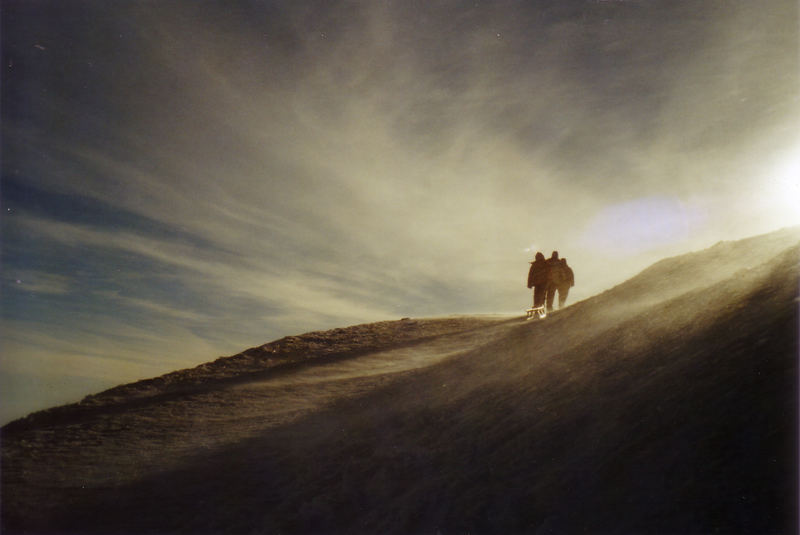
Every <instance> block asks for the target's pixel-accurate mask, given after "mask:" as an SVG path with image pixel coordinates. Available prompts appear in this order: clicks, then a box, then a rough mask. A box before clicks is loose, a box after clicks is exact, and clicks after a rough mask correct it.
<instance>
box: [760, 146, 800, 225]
mask: <svg viewBox="0 0 800 535" xmlns="http://www.w3.org/2000/svg"><path fill="white" fill-rule="evenodd" d="M763 191H764V202H765V204H766V206H765V207H764V208H765V209H767V210H769V212H770V214H771V220H772V221H773V222H774V223H775V224H776V225H780V226H791V225H797V224H800V144H798V146H797V147H796V148H795V150H792V151H790V152H788V153H787V154H785V155H784V156H782V157H780V158H779V159H778V160H777V161H776V163H775V165H774V166H772V168H771V169H770V172H769V174H768V175H767V176H766V178H765V181H764V190H763Z"/></svg>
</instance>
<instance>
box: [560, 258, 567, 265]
mask: <svg viewBox="0 0 800 535" xmlns="http://www.w3.org/2000/svg"><path fill="white" fill-rule="evenodd" d="M561 263H562V264H564V265H565V266H566V265H567V259H566V258H562V259H561Z"/></svg>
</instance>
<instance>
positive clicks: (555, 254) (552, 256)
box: [550, 251, 558, 260]
mask: <svg viewBox="0 0 800 535" xmlns="http://www.w3.org/2000/svg"><path fill="white" fill-rule="evenodd" d="M550 258H555V259H556V260H558V251H553V254H552V255H551V256H550Z"/></svg>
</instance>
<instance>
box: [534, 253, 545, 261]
mask: <svg viewBox="0 0 800 535" xmlns="http://www.w3.org/2000/svg"><path fill="white" fill-rule="evenodd" d="M535 259H536V260H544V255H543V254H542V253H541V252H539V253H536V258H535Z"/></svg>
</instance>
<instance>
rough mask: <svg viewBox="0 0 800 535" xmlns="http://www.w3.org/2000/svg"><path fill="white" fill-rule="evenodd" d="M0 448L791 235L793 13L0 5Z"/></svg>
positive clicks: (386, 1)
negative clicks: (252, 355)
mask: <svg viewBox="0 0 800 535" xmlns="http://www.w3.org/2000/svg"><path fill="white" fill-rule="evenodd" d="M0 16H1V17H2V79H0V82H1V83H2V97H1V98H2V110H1V111H2V181H0V203H2V207H1V210H2V214H0V240H1V241H0V245H1V246H2V257H0V258H1V261H2V264H1V265H2V277H1V284H2V286H0V291H1V292H2V293H1V294H0V296H1V298H2V301H1V303H2V304H1V305H0V307H1V308H0V313H1V314H2V331H1V332H0V334H2V338H1V341H0V344H2V346H0V349H1V350H2V351H1V353H2V356H0V392H2V393H1V394H0V396H1V397H2V399H1V401H2V403H1V405H2V406H3V409H2V411H0V423H5V422H6V421H9V420H11V419H12V418H16V417H19V416H23V415H25V414H27V413H28V412H30V411H32V410H37V409H42V408H46V407H49V406H53V405H56V404H61V403H65V402H72V401H77V400H79V399H81V398H82V397H83V396H84V395H86V394H90V393H94V392H97V391H99V390H102V389H105V388H109V387H111V386H115V385H117V384H120V383H125V382H130V381H134V380H138V379H142V378H147V377H152V376H156V375H160V374H162V373H166V372H169V371H172V370H176V369H181V368H185V367H190V366H195V365H197V364H201V363H203V362H207V361H210V360H213V359H215V358H217V357H219V356H224V355H231V354H235V353H238V352H239V351H242V350H244V349H246V348H248V347H252V346H255V345H260V344H263V343H265V342H268V341H270V340H274V339H276V338H280V337H282V336H286V335H291V334H299V333H303V332H307V331H311V330H319V329H328V328H334V327H343V326H347V325H352V324H356V323H364V322H372V321H381V320H392V319H400V318H402V317H429V316H440V315H448V314H472V313H519V314H521V313H522V312H523V311H524V308H525V307H526V306H527V305H528V303H529V301H530V293H529V290H527V288H526V287H525V285H526V279H527V270H528V262H529V261H530V260H532V258H533V255H534V254H535V253H536V252H537V251H542V252H544V253H545V255H546V256H549V255H550V252H551V251H553V250H558V251H559V252H560V254H561V256H562V257H565V258H567V260H568V262H569V264H570V265H571V267H572V268H573V270H574V272H575V279H576V285H575V287H574V288H573V289H572V292H571V294H570V299H569V301H570V302H572V303H574V302H576V301H579V300H581V299H585V298H587V297H590V296H592V295H595V294H597V293H599V292H601V291H603V290H605V289H607V288H609V287H611V286H613V285H615V284H618V283H620V282H623V281H624V280H626V279H627V278H629V277H631V276H632V275H634V274H636V273H637V272H638V271H640V270H642V269H643V268H645V267H647V266H648V265H649V264H651V263H652V262H654V261H657V260H659V259H661V258H663V257H665V256H672V255H676V254H681V253H684V252H688V251H691V250H697V249H702V248H705V247H708V246H710V245H713V244H714V243H716V242H717V241H719V240H730V239H737V238H742V237H747V236H751V235H755V234H759V233H763V232H768V231H771V230H775V229H778V228H781V227H785V226H790V225H796V224H798V223H800V206H799V205H798V202H799V201H800V183H799V182H798V176H800V129H798V118H799V117H800V100H799V99H798V95H799V92H798V88H799V87H800V86H799V83H800V69H799V68H798V55H799V54H798V49H799V47H800V45H799V43H800V40H799V37H798V36H799V32H798V4H797V2H796V1H795V0H767V1H764V2H752V1H749V0H671V1H666V0H663V1H661V0H616V1H614V0H605V1H604V0H527V1H522V0H513V1H512V0H499V1H496V2H486V1H479V0H471V1H455V0H434V1H421V0H416V1H415V0H369V1H367V0H363V1H347V0H343V1H340V2H328V1H322V0H313V1H312V0H298V1H289V0H283V1H267V0H239V1H221V0H220V1H209V0H197V1H194V0H192V1H188V0H187V1H183V0H163V1H160V0H125V1H123V0H111V1H109V0H49V1H43V0H4V1H3V4H2V12H0Z"/></svg>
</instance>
